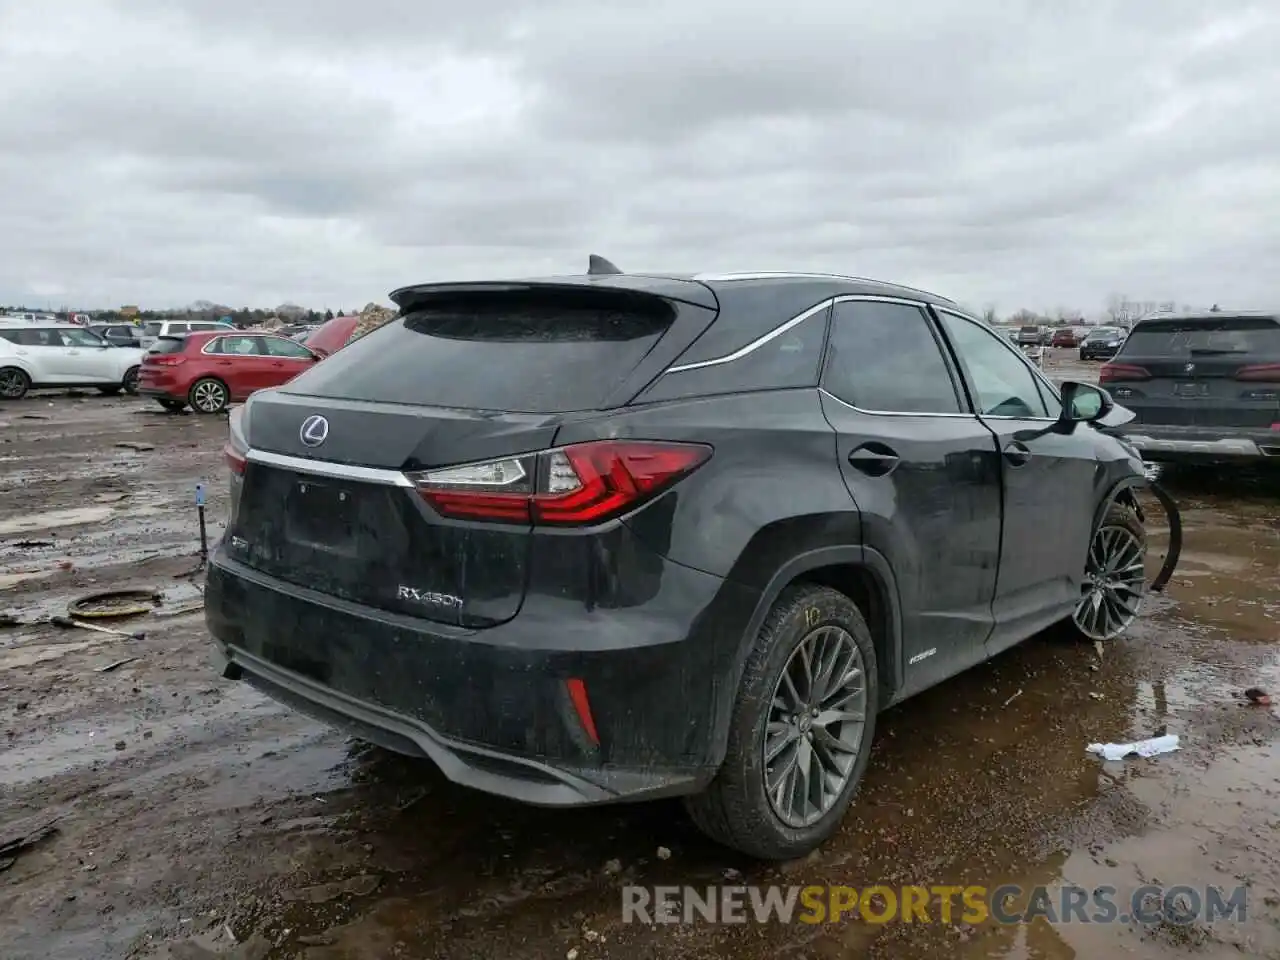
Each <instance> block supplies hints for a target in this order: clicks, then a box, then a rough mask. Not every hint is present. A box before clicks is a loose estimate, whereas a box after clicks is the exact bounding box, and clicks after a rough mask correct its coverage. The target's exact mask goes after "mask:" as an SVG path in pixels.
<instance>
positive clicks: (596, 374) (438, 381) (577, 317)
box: [288, 288, 674, 413]
mask: <svg viewBox="0 0 1280 960" xmlns="http://www.w3.org/2000/svg"><path fill="white" fill-rule="evenodd" d="M673 318H674V310H673V309H672V308H671V306H670V305H669V304H667V303H666V302H665V301H662V300H660V299H658V298H654V297H639V296H635V295H630V294H626V295H623V294H620V292H619V291H616V290H595V289H591V288H584V289H581V290H578V289H574V290H568V291H564V290H538V289H533V290H528V289H517V290H514V291H510V292H506V291H503V292H493V293H490V292H484V293H470V294H461V295H459V296H458V297H456V298H454V299H452V300H451V301H436V302H435V303H433V304H432V305H431V306H430V307H428V308H424V309H419V310H415V311H411V312H409V313H407V314H406V315H405V316H403V317H397V318H395V319H393V320H391V321H389V322H388V323H385V324H383V325H382V326H381V327H379V328H377V329H376V330H373V331H371V332H370V333H369V334H367V335H365V336H363V337H360V338H358V339H356V340H353V341H352V342H350V343H349V344H348V345H347V346H345V347H344V348H342V349H341V350H339V351H337V352H336V353H334V354H333V355H332V356H331V357H330V358H329V359H328V360H326V361H325V362H324V363H321V364H318V365H316V366H315V367H314V368H312V369H311V370H308V371H307V372H306V373H304V374H303V375H302V376H301V377H299V378H298V379H296V380H294V381H292V383H291V384H290V386H289V388H288V390H289V391H290V392H294V393H305V394H308V395H311V396H325V397H333V398H335V399H342V400H373V401H383V402H388V403H410V404H423V405H428V406H441V407H459V408H464V409H478V410H486V409H487V410H504V411H510V412H514V413H563V412H567V411H570V410H590V409H594V408H597V407H598V406H599V405H600V404H601V403H602V402H604V401H605V400H606V398H608V396H609V395H610V393H611V392H612V391H613V389H614V388H615V387H616V386H617V384H618V383H619V382H620V381H621V380H622V379H623V378H624V377H625V376H627V375H628V374H629V373H631V371H632V370H634V369H635V368H636V366H637V365H638V364H639V363H640V362H641V361H642V360H643V359H644V357H645V356H646V355H647V354H648V353H649V351H650V350H652V349H653V347H654V345H655V344H657V342H658V340H659V339H661V337H662V335H663V334H664V333H665V332H666V330H667V328H668V327H669V326H670V325H671V322H672V320H673Z"/></svg>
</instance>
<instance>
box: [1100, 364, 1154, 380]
mask: <svg viewBox="0 0 1280 960" xmlns="http://www.w3.org/2000/svg"><path fill="white" fill-rule="evenodd" d="M1150 379H1151V371H1150V370H1148V369H1147V368H1146V367H1139V366H1136V365H1134V364H1132V363H1104V364H1103V365H1102V369H1101V370H1100V371H1098V382H1099V383H1110V382H1112V381H1114V380H1150Z"/></svg>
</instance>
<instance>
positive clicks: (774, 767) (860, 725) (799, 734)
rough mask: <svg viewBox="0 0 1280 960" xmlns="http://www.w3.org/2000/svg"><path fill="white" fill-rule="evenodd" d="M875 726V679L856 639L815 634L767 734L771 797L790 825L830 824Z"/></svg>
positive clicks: (792, 663)
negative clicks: (870, 698) (871, 683)
mask: <svg viewBox="0 0 1280 960" xmlns="http://www.w3.org/2000/svg"><path fill="white" fill-rule="evenodd" d="M866 723H867V678H866V673H865V668H864V664H863V660H862V652H861V651H860V650H859V649H858V644H857V642H856V641H855V640H854V639H853V636H852V635H851V634H850V633H849V632H848V631H847V630H844V629H843V628H841V627H837V626H824V627H819V628H817V629H815V630H813V631H812V632H810V633H809V634H808V635H807V636H805V638H804V639H803V640H801V641H800V645H799V646H797V647H796V649H795V650H794V651H793V652H792V654H791V656H790V658H789V659H788V660H787V663H786V666H785V667H783V669H782V675H781V676H780V677H779V679H778V684H777V686H776V688H775V689H774V693H773V699H772V702H771V704H770V706H769V716H768V720H767V724H766V726H765V734H764V744H763V747H762V749H763V751H764V778H765V792H766V793H767V794H768V796H769V804H770V806H772V808H773V812H774V813H775V814H776V815H777V816H778V818H779V819H780V820H782V821H783V823H785V824H787V825H788V826H790V827H806V826H809V825H810V824H812V823H815V822H816V821H818V820H820V819H822V817H823V816H824V815H826V813H827V812H828V811H830V810H831V809H832V808H833V807H834V806H835V804H836V802H837V801H838V800H839V798H840V796H841V795H842V794H843V793H844V790H845V787H846V785H847V784H848V782H849V776H850V773H851V772H852V770H853V767H854V763H855V761H856V760H857V758H858V751H859V750H860V748H861V746H862V736H863V732H864V730H865V728H866Z"/></svg>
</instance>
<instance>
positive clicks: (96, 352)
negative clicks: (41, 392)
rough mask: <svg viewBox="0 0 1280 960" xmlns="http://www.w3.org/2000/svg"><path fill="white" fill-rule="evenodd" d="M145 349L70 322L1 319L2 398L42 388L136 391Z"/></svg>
mask: <svg viewBox="0 0 1280 960" xmlns="http://www.w3.org/2000/svg"><path fill="white" fill-rule="evenodd" d="M143 354H144V351H143V350H142V348H141V347H139V346H131V345H125V346H116V345H114V344H113V343H111V342H110V341H108V340H106V339H104V338H103V337H101V336H99V335H98V334H96V333H94V332H92V331H91V330H88V329H87V328H85V327H82V326H79V325H77V324H73V323H67V322H65V321H61V322H59V321H31V320H9V319H4V320H0V398H3V399H6V400H16V399H20V398H22V397H24V396H26V394H27V391H28V390H31V389H33V388H41V387H95V388H97V389H98V390H100V391H102V392H103V393H107V394H111V393H119V392H120V391H121V390H123V391H125V392H126V393H135V392H136V391H137V383H138V371H139V368H140V367H141V364H142V358H143Z"/></svg>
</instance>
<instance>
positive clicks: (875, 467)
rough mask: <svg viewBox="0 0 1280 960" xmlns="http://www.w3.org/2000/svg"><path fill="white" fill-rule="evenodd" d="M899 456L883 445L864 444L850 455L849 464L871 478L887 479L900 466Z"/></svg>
mask: <svg viewBox="0 0 1280 960" xmlns="http://www.w3.org/2000/svg"><path fill="white" fill-rule="evenodd" d="M899 459H900V458H899V457H898V455H897V454H896V453H895V452H894V451H893V448H891V447H887V446H885V445H884V444H883V443H875V442H874V441H873V442H872V443H864V444H863V445H862V446H860V447H857V448H856V449H855V450H854V451H853V452H852V453H850V454H849V464H850V466H852V467H853V468H854V469H855V470H861V471H862V472H863V473H865V474H866V475H867V476H869V477H887V476H888V475H889V474H890V473H892V472H893V471H894V468H895V467H897V466H898V462H899Z"/></svg>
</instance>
